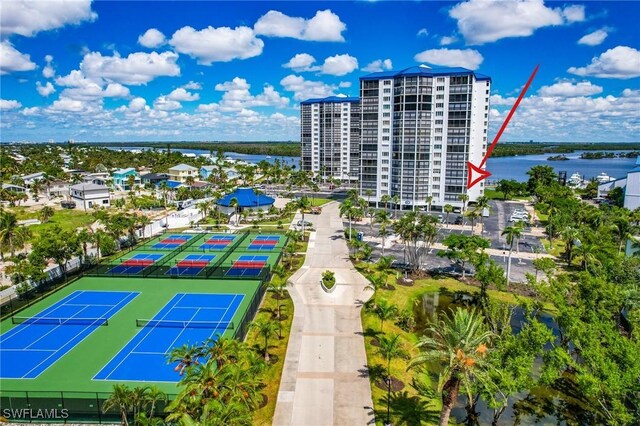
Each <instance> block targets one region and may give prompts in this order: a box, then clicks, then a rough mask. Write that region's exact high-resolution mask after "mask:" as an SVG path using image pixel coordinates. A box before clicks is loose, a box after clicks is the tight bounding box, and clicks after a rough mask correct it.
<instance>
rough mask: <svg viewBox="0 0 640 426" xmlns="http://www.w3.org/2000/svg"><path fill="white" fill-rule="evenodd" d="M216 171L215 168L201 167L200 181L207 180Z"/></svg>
mask: <svg viewBox="0 0 640 426" xmlns="http://www.w3.org/2000/svg"><path fill="white" fill-rule="evenodd" d="M216 169H217V167H216V166H202V167H200V177H202V179H204V180H207V179H209V176H211V174H212V173H215V171H216Z"/></svg>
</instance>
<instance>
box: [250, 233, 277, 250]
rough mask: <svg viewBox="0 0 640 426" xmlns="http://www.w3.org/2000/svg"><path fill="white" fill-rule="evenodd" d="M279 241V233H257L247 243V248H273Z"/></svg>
mask: <svg viewBox="0 0 640 426" xmlns="http://www.w3.org/2000/svg"><path fill="white" fill-rule="evenodd" d="M279 242H280V236H279V235H258V236H257V237H255V238H254V239H253V241H251V243H250V244H249V247H248V248H249V250H273V249H274V248H275V247H276V245H278V243H279Z"/></svg>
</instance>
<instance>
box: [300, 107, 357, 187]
mask: <svg viewBox="0 0 640 426" xmlns="http://www.w3.org/2000/svg"><path fill="white" fill-rule="evenodd" d="M300 114H301V117H300V118H301V121H300V123H301V126H300V129H301V134H300V138H301V141H302V158H301V162H300V167H301V168H302V170H307V171H312V172H314V173H315V174H316V175H318V176H320V177H321V178H329V177H331V178H335V179H340V180H343V181H349V180H352V181H356V180H358V177H359V176H358V175H359V173H360V100H359V99H358V98H348V97H345V96H331V97H328V98H322V99H309V100H306V101H304V102H301V104H300Z"/></svg>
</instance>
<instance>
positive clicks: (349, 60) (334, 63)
mask: <svg viewBox="0 0 640 426" xmlns="http://www.w3.org/2000/svg"><path fill="white" fill-rule="evenodd" d="M357 69H358V60H357V59H356V58H354V57H353V56H351V55H349V54H346V53H345V54H344V55H335V56H329V57H328V58H327V59H325V60H324V63H323V64H322V73H323V74H329V75H336V76H342V75H346V74H349V73H350V72H353V71H355V70H357Z"/></svg>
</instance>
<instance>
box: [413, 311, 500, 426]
mask: <svg viewBox="0 0 640 426" xmlns="http://www.w3.org/2000/svg"><path fill="white" fill-rule="evenodd" d="M492 337H493V334H492V333H491V332H490V331H488V330H487V328H486V326H485V324H484V319H483V317H482V315H480V314H476V312H475V310H474V309H471V310H466V309H462V308H457V309H456V310H455V311H453V310H452V311H451V313H450V314H449V315H448V314H443V315H441V317H440V321H438V322H436V323H433V324H431V325H429V326H428V327H427V329H426V334H425V335H424V336H422V337H421V338H420V340H419V341H418V343H417V344H416V347H417V348H420V349H422V352H420V354H419V355H417V356H415V357H414V358H413V359H412V360H411V362H410V363H409V368H415V367H418V366H422V365H424V364H427V363H432V362H434V361H439V362H441V363H445V364H446V366H445V368H444V370H443V371H442V372H441V373H440V379H439V381H438V391H439V392H442V410H441V412H440V422H439V425H440V426H447V425H448V424H449V417H450V415H451V409H452V408H453V406H454V404H455V403H456V400H457V399H458V392H459V390H460V386H464V389H465V391H466V393H467V396H468V398H469V400H471V399H473V398H472V395H471V385H472V383H473V381H474V380H476V379H477V380H483V381H485V380H486V374H485V373H484V372H485V371H486V370H487V368H488V367H487V365H486V362H485V357H486V354H487V351H488V349H487V346H488V344H489V342H490V340H491V338H492Z"/></svg>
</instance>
